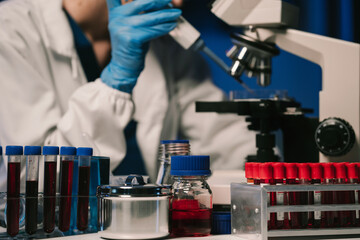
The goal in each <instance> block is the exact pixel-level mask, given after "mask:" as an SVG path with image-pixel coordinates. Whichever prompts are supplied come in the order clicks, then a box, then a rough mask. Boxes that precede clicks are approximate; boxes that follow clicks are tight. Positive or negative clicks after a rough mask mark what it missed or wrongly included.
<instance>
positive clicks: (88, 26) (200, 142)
mask: <svg viewBox="0 0 360 240" xmlns="http://www.w3.org/2000/svg"><path fill="white" fill-rule="evenodd" d="M169 3H170V0H137V1H134V2H130V3H128V4H124V5H121V1H120V0H109V1H108V2H106V1H105V0H51V1H49V0H8V1H5V2H3V3H2V4H0V86H1V87H0V109H1V114H0V144H1V145H3V146H6V145H10V144H17V145H57V146H66V145H70V146H75V147H79V146H90V147H93V148H94V150H95V154H96V155H104V156H110V158H111V164H110V165H111V166H110V167H111V170H112V171H113V170H115V169H116V168H117V167H118V166H119V164H120V163H121V162H122V160H123V159H124V157H125V156H126V154H127V136H126V134H125V132H124V130H125V129H126V127H127V126H128V125H129V123H131V122H135V123H136V126H137V127H136V141H137V146H138V149H139V152H140V155H141V157H142V158H143V161H144V163H145V168H146V171H147V173H148V174H149V175H150V176H151V177H152V178H153V179H154V176H155V175H156V171H157V169H156V158H157V151H158V145H159V142H160V140H161V139H176V138H182V139H189V140H190V143H191V149H192V153H194V154H207V155H211V160H212V162H211V168H212V169H239V168H243V166H244V159H245V157H246V156H247V155H248V154H252V153H255V151H256V150H255V140H254V139H255V134H254V133H252V132H249V131H248V130H247V123H246V122H245V121H244V118H242V117H239V116H236V115H232V114H225V115H218V114H216V113H196V112H195V104H194V103H195V101H200V100H201V101H207V100H209V101H210V100H211V101H217V100H221V99H222V98H223V97H224V96H223V93H222V91H221V90H220V89H218V88H217V87H215V86H214V85H213V83H212V81H211V77H210V71H209V69H208V68H207V65H206V64H205V62H204V60H203V59H202V58H201V56H200V55H198V54H195V53H194V52H191V51H185V50H183V49H182V48H181V47H180V46H179V45H178V44H177V43H176V42H175V41H174V40H172V39H171V38H170V37H169V36H168V35H167V33H168V32H169V31H171V30H172V29H174V28H175V27H176V19H177V18H178V17H179V16H180V15H181V10H179V9H169V8H168V7H167V6H168V4H169ZM174 3H176V4H181V1H176V2H174ZM77 30H80V31H77ZM89 46H90V47H89Z"/></svg>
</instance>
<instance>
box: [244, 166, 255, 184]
mask: <svg viewBox="0 0 360 240" xmlns="http://www.w3.org/2000/svg"><path fill="white" fill-rule="evenodd" d="M253 168H254V163H253V162H247V163H245V177H246V181H247V183H248V184H254V174H253Z"/></svg>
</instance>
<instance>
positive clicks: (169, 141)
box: [160, 140, 189, 144]
mask: <svg viewBox="0 0 360 240" xmlns="http://www.w3.org/2000/svg"><path fill="white" fill-rule="evenodd" d="M170 143H189V140H161V141H160V144H170Z"/></svg>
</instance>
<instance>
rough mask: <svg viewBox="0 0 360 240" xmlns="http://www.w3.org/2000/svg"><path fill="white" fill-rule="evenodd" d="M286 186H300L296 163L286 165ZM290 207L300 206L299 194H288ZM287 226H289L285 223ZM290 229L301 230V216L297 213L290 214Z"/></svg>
mask: <svg viewBox="0 0 360 240" xmlns="http://www.w3.org/2000/svg"><path fill="white" fill-rule="evenodd" d="M285 168H286V184H299V180H298V168H297V165H296V163H286V164H285ZM287 195H288V202H289V205H299V204H300V201H299V192H288V193H287ZM285 224H287V223H286V222H285ZM289 224H290V228H292V229H296V228H300V222H299V214H298V213H297V212H290V214H289Z"/></svg>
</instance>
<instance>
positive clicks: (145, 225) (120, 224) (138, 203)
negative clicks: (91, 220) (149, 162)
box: [97, 175, 171, 239]
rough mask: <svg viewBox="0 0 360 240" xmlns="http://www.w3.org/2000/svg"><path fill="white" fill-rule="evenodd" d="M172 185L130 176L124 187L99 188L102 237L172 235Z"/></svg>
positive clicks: (126, 237) (140, 237)
mask: <svg viewBox="0 0 360 240" xmlns="http://www.w3.org/2000/svg"><path fill="white" fill-rule="evenodd" d="M170 195H171V191H170V186H169V185H154V184H145V182H144V180H143V178H142V177H141V176H132V175H130V176H128V177H127V179H126V181H125V184H123V185H120V186H108V185H106V186H99V187H98V190H97V196H98V198H99V201H98V203H99V208H98V211H99V214H98V216H99V219H98V220H99V226H100V230H101V231H100V232H99V233H100V236H101V237H103V238H108V239H153V238H162V237H166V236H167V235H169V198H170Z"/></svg>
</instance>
